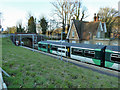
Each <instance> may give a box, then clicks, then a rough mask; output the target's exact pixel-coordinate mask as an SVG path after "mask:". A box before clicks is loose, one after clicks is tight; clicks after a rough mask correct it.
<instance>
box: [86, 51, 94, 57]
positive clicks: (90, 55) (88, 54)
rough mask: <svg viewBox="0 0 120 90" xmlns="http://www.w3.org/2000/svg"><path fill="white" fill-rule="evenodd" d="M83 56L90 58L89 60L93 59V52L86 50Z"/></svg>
mask: <svg viewBox="0 0 120 90" xmlns="http://www.w3.org/2000/svg"><path fill="white" fill-rule="evenodd" d="M84 54H85V56H87V57H90V58H94V57H95V52H94V51H87V50H85V51H84Z"/></svg>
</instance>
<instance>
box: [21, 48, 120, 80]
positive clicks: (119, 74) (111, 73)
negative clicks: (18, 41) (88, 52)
mask: <svg viewBox="0 0 120 90" xmlns="http://www.w3.org/2000/svg"><path fill="white" fill-rule="evenodd" d="M21 47H23V48H26V49H29V50H31V51H35V52H38V53H41V54H44V55H47V56H51V57H53V58H56V59H59V58H60V56H59V57H58V56H57V55H53V54H50V53H46V52H42V51H39V50H36V49H32V48H29V47H25V46H21ZM62 58H63V59H62V60H63V61H65V62H68V63H72V64H74V65H76V66H79V67H82V68H86V69H90V70H92V71H95V72H98V73H101V74H105V75H109V76H113V77H117V78H119V79H120V72H118V71H114V70H111V69H107V68H103V67H99V66H95V65H91V64H87V63H84V62H80V61H76V60H73V59H69V58H65V57H62Z"/></svg>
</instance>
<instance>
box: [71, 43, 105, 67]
mask: <svg viewBox="0 0 120 90" xmlns="http://www.w3.org/2000/svg"><path fill="white" fill-rule="evenodd" d="M103 47H104V46H98V45H87V44H76V45H74V46H71V55H70V56H71V58H73V59H77V60H80V61H82V62H87V63H91V64H96V65H101V60H100V53H101V48H103ZM99 49H100V50H99Z"/></svg>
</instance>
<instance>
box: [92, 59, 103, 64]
mask: <svg viewBox="0 0 120 90" xmlns="http://www.w3.org/2000/svg"><path fill="white" fill-rule="evenodd" d="M92 60H93V62H94V63H95V64H96V65H100V63H101V60H99V59H92Z"/></svg>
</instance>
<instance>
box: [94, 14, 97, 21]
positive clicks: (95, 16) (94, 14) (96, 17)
mask: <svg viewBox="0 0 120 90" xmlns="http://www.w3.org/2000/svg"><path fill="white" fill-rule="evenodd" d="M96 18H97V17H96V13H95V14H94V22H95V21H96Z"/></svg>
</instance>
